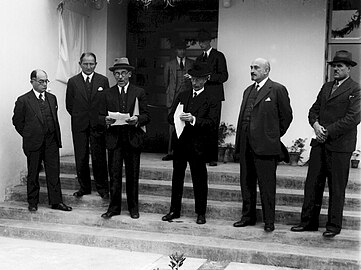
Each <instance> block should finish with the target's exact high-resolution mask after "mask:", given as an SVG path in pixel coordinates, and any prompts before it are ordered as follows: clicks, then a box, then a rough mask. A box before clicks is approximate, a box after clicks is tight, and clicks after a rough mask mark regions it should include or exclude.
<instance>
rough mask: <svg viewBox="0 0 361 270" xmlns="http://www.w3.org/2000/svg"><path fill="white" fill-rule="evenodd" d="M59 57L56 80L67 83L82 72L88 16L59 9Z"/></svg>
mask: <svg viewBox="0 0 361 270" xmlns="http://www.w3.org/2000/svg"><path fill="white" fill-rule="evenodd" d="M58 20H59V21H58V25H59V59H58V67H57V72H56V80H58V81H60V82H63V83H67V81H68V79H69V78H70V77H72V76H74V75H75V74H77V73H79V72H80V67H79V64H78V63H79V58H80V55H81V54H82V53H83V52H85V51H86V17H85V16H83V15H81V14H78V13H75V12H72V11H70V10H67V9H65V8H64V9H61V10H60V9H59V10H58Z"/></svg>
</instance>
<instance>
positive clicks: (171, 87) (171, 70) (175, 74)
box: [162, 40, 194, 160]
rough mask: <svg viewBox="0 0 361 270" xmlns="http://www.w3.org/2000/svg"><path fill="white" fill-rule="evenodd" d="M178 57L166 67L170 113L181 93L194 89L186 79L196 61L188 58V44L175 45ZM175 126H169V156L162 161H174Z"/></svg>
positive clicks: (181, 42) (179, 43) (178, 43)
mask: <svg viewBox="0 0 361 270" xmlns="http://www.w3.org/2000/svg"><path fill="white" fill-rule="evenodd" d="M174 49H175V53H176V56H175V57H173V59H172V60H170V61H168V62H167V63H166V64H165V66H164V85H165V87H166V95H167V102H166V105H167V109H168V113H169V112H170V110H171V108H172V104H173V101H174V100H175V99H176V97H177V95H178V94H179V93H180V92H183V91H186V90H190V89H192V83H191V81H190V78H189V77H186V76H185V75H186V74H187V70H189V69H191V67H192V66H193V63H194V61H193V60H192V59H190V58H188V57H186V49H187V44H186V43H185V42H184V41H179V40H178V41H176V42H175V44H174ZM173 131H174V126H173V125H169V142H168V154H167V155H166V156H164V157H163V158H162V160H172V159H173V149H172V134H173Z"/></svg>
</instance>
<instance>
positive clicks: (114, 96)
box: [108, 85, 120, 112]
mask: <svg viewBox="0 0 361 270" xmlns="http://www.w3.org/2000/svg"><path fill="white" fill-rule="evenodd" d="M109 95H110V96H111V99H110V100H111V102H112V104H114V106H113V107H111V108H108V111H111V112H120V107H119V97H120V93H119V88H118V85H114V86H113V87H112V88H110V89H109ZM108 107H109V106H108Z"/></svg>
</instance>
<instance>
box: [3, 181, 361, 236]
mask: <svg viewBox="0 0 361 270" xmlns="http://www.w3.org/2000/svg"><path fill="white" fill-rule="evenodd" d="M62 191H63V198H64V202H65V203H67V204H69V205H70V206H72V207H73V208H75V209H76V208H102V209H104V210H103V211H106V209H107V207H108V201H107V200H103V199H101V198H100V196H98V195H97V194H94V193H93V194H91V195H86V196H83V197H82V198H75V197H74V196H72V194H73V193H74V192H75V190H68V189H63V190H62ZM26 198H27V196H26V187H25V186H16V187H14V188H12V190H11V192H9V194H8V195H7V201H18V202H19V201H20V202H26V201H27V199H26ZM122 198H123V203H122V209H123V210H124V211H126V209H127V207H126V195H125V194H123V196H122ZM47 202H48V196H47V191H46V188H44V187H42V188H41V190H40V203H42V204H47ZM182 202H183V204H182V215H184V216H188V217H194V215H195V214H194V200H193V199H189V198H184V199H183V201H182ZM169 207H170V198H169V197H163V196H153V195H144V194H141V195H140V196H139V208H140V211H141V212H145V213H157V214H165V213H167V212H168V211H169ZM241 207H242V203H241V202H239V203H235V202H227V201H214V200H208V206H207V214H206V215H207V218H208V219H224V220H229V221H232V222H234V221H236V220H238V219H240V216H241ZM126 212H127V211H126ZM300 212H301V207H296V206H282V205H276V222H278V223H282V224H288V225H292V224H297V223H298V222H299V219H300ZM360 217H361V213H360V211H344V217H343V228H344V229H353V230H359V228H360V224H361V223H360ZM257 219H258V220H259V221H261V220H262V211H261V207H260V205H258V207H257ZM326 220H327V210H326V209H322V210H321V215H320V226H321V227H322V226H324V224H325V222H326Z"/></svg>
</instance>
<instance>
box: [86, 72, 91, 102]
mask: <svg viewBox="0 0 361 270" xmlns="http://www.w3.org/2000/svg"><path fill="white" fill-rule="evenodd" d="M85 87H86V91H87V94H88V98H89V99H90V97H91V91H92V89H91V83H90V78H89V76H87V77H86V80H85Z"/></svg>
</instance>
